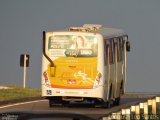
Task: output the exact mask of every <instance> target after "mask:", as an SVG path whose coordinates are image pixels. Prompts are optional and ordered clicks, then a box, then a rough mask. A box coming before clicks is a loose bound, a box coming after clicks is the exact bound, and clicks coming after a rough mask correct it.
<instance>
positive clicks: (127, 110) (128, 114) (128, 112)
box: [126, 109, 131, 120]
mask: <svg viewBox="0 0 160 120" xmlns="http://www.w3.org/2000/svg"><path fill="white" fill-rule="evenodd" d="M130 119H131V110H130V109H126V120H130Z"/></svg>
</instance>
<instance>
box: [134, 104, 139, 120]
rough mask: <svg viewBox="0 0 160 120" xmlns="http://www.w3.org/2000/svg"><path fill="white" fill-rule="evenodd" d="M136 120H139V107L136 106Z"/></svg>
mask: <svg viewBox="0 0 160 120" xmlns="http://www.w3.org/2000/svg"><path fill="white" fill-rule="evenodd" d="M135 113H136V116H135V117H136V120H140V108H139V105H136V111H135Z"/></svg>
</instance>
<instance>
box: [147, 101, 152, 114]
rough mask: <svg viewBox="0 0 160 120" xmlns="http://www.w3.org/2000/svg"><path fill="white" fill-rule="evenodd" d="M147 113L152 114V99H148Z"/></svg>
mask: <svg viewBox="0 0 160 120" xmlns="http://www.w3.org/2000/svg"><path fill="white" fill-rule="evenodd" d="M147 102H148V114H149V115H152V100H148V101H147Z"/></svg>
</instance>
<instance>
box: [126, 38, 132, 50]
mask: <svg viewBox="0 0 160 120" xmlns="http://www.w3.org/2000/svg"><path fill="white" fill-rule="evenodd" d="M130 49H131V46H130V42H129V41H127V42H126V50H127V52H130Z"/></svg>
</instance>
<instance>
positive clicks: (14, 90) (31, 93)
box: [0, 86, 41, 102]
mask: <svg viewBox="0 0 160 120" xmlns="http://www.w3.org/2000/svg"><path fill="white" fill-rule="evenodd" d="M40 96H41V91H40V90H39V89H33V88H25V89H24V88H22V87H17V86H9V89H0V102H1V101H8V100H15V99H20V98H29V97H40Z"/></svg>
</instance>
